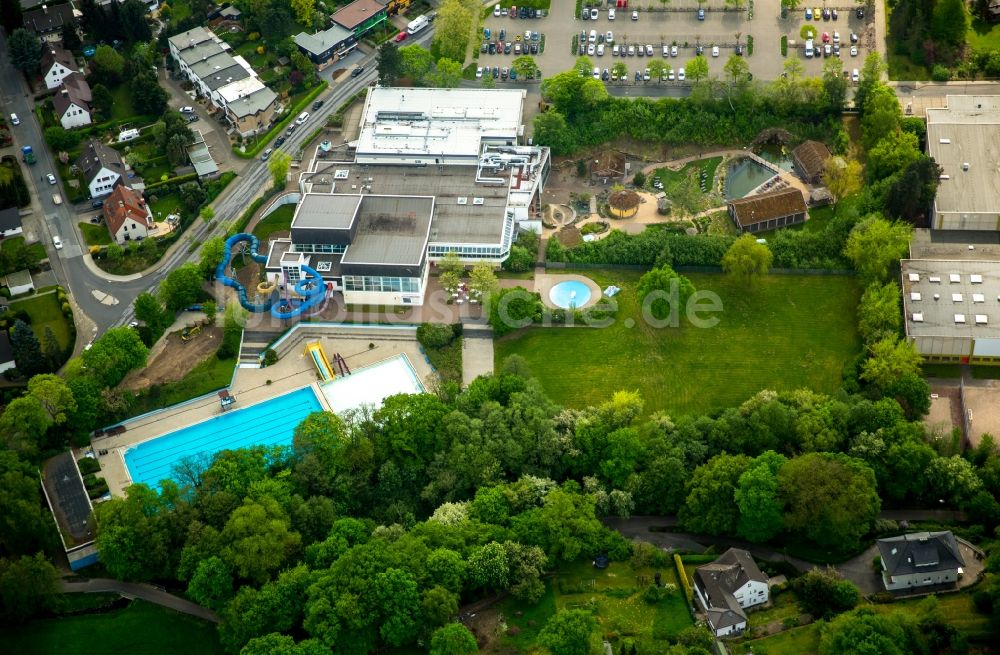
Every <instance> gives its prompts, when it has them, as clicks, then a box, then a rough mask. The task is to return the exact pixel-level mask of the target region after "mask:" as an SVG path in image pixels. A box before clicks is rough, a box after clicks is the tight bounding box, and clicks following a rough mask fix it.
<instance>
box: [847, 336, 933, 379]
mask: <svg viewBox="0 0 1000 655" xmlns="http://www.w3.org/2000/svg"><path fill="white" fill-rule="evenodd" d="M921 361H922V359H921V357H920V353H918V352H917V349H916V347H915V346H914V345H913V343H911V342H910V341H907V340H906V339H900V338H898V337H895V336H892V337H887V338H884V339H880V340H879V341H876V342H875V343H873V344H871V345H869V346H868V359H867V360H866V361H865V363H864V364H863V365H862V367H861V379H862V380H865V381H866V382H870V383H871V384H874V385H875V386H877V387H881V388H882V389H886V388H888V387H890V386H891V385H892V384H893V383H895V382H896V381H897V380H899V379H901V378H903V377H904V376H907V375H916V374H919V372H920V362H921Z"/></svg>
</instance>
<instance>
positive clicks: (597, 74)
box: [594, 66, 601, 80]
mask: <svg viewBox="0 0 1000 655" xmlns="http://www.w3.org/2000/svg"><path fill="white" fill-rule="evenodd" d="M594 79H595V80H599V79H601V69H600V68H598V67H597V66H594Z"/></svg>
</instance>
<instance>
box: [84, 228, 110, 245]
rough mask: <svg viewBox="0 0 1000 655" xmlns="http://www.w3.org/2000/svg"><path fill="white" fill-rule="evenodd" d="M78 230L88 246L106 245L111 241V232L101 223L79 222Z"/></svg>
mask: <svg viewBox="0 0 1000 655" xmlns="http://www.w3.org/2000/svg"><path fill="white" fill-rule="evenodd" d="M80 232H81V233H82V234H83V240H84V241H86V242H87V245H88V246H106V245H108V244H110V243H111V234H110V233H109V232H108V228H107V227H105V225H104V224H103V223H101V224H100V225H95V224H93V223H80Z"/></svg>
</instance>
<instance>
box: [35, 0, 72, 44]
mask: <svg viewBox="0 0 1000 655" xmlns="http://www.w3.org/2000/svg"><path fill="white" fill-rule="evenodd" d="M22 16H23V18H24V27H25V29H27V30H29V31H31V32H34V33H35V34H37V35H38V36H39V37H41V38H43V39H45V40H46V41H58V40H59V39H60V35H61V34H62V28H63V25H73V24H74V23H75V22H76V20H77V12H76V10H75V9H73V5H72V4H64V5H47V4H43V5H42V6H41V7H39V8H37V9H32V10H31V11H26V12H24V14H23V15H22Z"/></svg>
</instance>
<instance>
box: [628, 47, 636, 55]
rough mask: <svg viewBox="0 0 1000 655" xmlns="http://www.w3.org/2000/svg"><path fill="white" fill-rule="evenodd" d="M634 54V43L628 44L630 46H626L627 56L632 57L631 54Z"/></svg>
mask: <svg viewBox="0 0 1000 655" xmlns="http://www.w3.org/2000/svg"><path fill="white" fill-rule="evenodd" d="M634 55H635V46H634V45H630V46H629V47H628V56H629V57H632V56H634Z"/></svg>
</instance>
